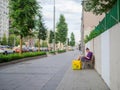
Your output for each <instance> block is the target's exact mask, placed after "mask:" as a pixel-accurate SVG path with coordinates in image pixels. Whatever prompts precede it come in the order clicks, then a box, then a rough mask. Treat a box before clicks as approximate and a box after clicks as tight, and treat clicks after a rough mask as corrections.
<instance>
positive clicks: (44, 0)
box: [38, 0, 82, 42]
mask: <svg viewBox="0 0 120 90" xmlns="http://www.w3.org/2000/svg"><path fill="white" fill-rule="evenodd" d="M38 1H39V2H40V5H41V7H42V15H43V19H44V22H45V25H46V26H47V28H48V29H49V30H53V0H38ZM55 1H56V13H55V14H56V15H55V17H56V23H57V22H58V20H59V17H60V14H63V15H64V16H65V19H66V23H67V24H68V29H69V31H68V37H70V34H71V32H73V33H74V34H75V39H76V42H78V41H79V40H80V28H81V12H82V6H81V0H55Z"/></svg>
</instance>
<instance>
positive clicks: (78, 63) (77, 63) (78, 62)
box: [72, 60, 82, 70]
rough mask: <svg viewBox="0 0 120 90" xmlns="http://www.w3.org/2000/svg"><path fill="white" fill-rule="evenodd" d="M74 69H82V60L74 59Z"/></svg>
mask: <svg viewBox="0 0 120 90" xmlns="http://www.w3.org/2000/svg"><path fill="white" fill-rule="evenodd" d="M72 69H73V70H80V69H82V62H81V60H73V61H72Z"/></svg>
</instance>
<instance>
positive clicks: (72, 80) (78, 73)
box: [56, 67, 109, 90]
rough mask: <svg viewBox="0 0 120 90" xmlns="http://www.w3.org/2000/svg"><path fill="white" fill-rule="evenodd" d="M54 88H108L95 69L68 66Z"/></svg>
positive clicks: (66, 89) (103, 89)
mask: <svg viewBox="0 0 120 90" xmlns="http://www.w3.org/2000/svg"><path fill="white" fill-rule="evenodd" d="M56 90H109V88H108V87H107V85H106V84H105V83H104V81H103V80H102V79H101V78H100V76H99V75H98V73H97V72H96V71H95V70H93V69H85V70H72V69H71V67H70V68H69V69H68V71H67V72H66V74H65V76H64V77H63V79H62V80H61V82H60V84H59V85H58V87H57V88H56Z"/></svg>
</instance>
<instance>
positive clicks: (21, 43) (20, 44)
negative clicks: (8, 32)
mask: <svg viewBox="0 0 120 90" xmlns="http://www.w3.org/2000/svg"><path fill="white" fill-rule="evenodd" d="M19 53H20V54H22V36H21V35H20V52H19Z"/></svg>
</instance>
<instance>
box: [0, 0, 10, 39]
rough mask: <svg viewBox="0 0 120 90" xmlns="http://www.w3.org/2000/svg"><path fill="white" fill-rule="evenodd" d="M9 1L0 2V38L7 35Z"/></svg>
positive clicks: (0, 0)
mask: <svg viewBox="0 0 120 90" xmlns="http://www.w3.org/2000/svg"><path fill="white" fill-rule="evenodd" d="M8 5H9V0H0V38H2V37H3V35H4V34H6V37H8V35H9V9H8Z"/></svg>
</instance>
